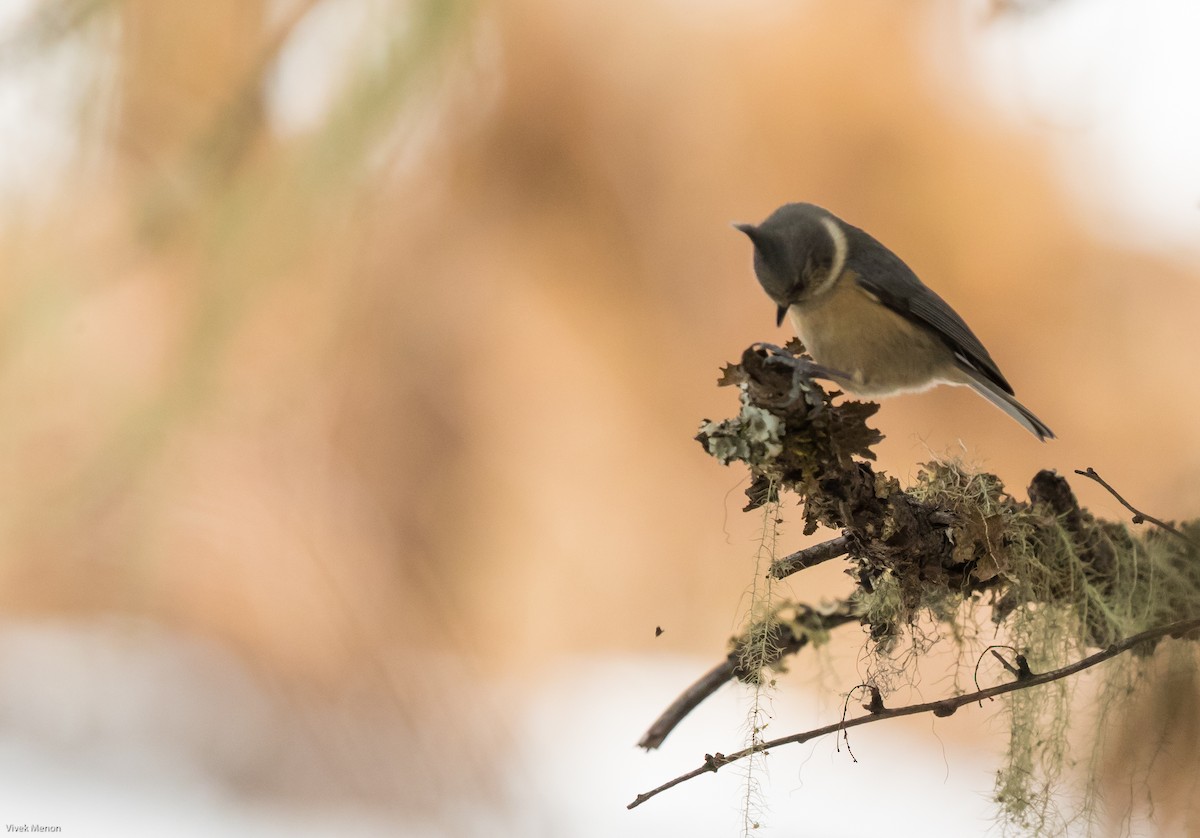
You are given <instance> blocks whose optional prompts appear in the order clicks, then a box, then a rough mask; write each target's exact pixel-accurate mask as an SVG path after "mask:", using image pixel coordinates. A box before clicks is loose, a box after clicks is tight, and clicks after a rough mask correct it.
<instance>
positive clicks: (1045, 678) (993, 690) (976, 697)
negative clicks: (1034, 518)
mask: <svg viewBox="0 0 1200 838" xmlns="http://www.w3.org/2000/svg"><path fill="white" fill-rule="evenodd" d="M1085 476H1091V475H1085ZM1114 494H1115V493H1114ZM1147 520H1149V519H1147ZM1196 629H1200V617H1193V618H1191V619H1188V620H1178V621H1176V622H1174V623H1168V624H1167V625H1165V626H1158V627H1156V628H1152V629H1147V630H1146V631H1143V632H1139V633H1138V634H1135V635H1133V636H1132V637H1127V638H1125V639H1124V640H1121V641H1119V642H1117V643H1114V644H1112V645H1111V646H1109V647H1108V648H1106V649H1103V650H1101V651H1099V652H1096V653H1095V654H1092V655H1088V656H1087V657H1086V658H1083V659H1082V660H1078V661H1076V662H1075V663H1072V664H1068V665H1067V666H1064V667H1062V668H1060V669H1052V670H1050V671H1049V672H1043V673H1041V674H1040V675H1032V674H1031V675H1029V676H1027V677H1024V678H1019V679H1018V680H1016V681H1011V682H1009V683H1007V684H998V685H996V686H994V687H988V688H987V689H984V690H978V691H976V692H973V693H966V694H964V695H958V696H951V697H950V698H943V699H941V700H939V701H927V702H925V703H923V704H910V705H908V706H906V707H896V708H892V709H884V710H881V711H880V712H878V713H871V714H870V715H866V716H859V717H858V718H854V719H850V720H848V721H841V722H837V723H835V724H831V725H825V726H824V727H819V728H815V729H813V730H808V731H805V732H803V733H795V734H792V735H791V736H784V737H781V738H779V739H772V740H770V741H768V742H761V743H759V744H758V745H756V746H754V747H751V748H745V749H743V750H741V751H738V752H737V753H733V754H729V755H728V756H726V755H725V754H720V753H718V754H705V756H704V765H702V766H700V767H699V768H697V769H695V770H693V771H689V772H688V773H687V774H682V775H680V776H678V777H676V778H675V779H673V780H670V781H669V782H666V783H663V784H662V785H661V786H659V787H658V788H655V789H651V790H650V791H648V792H643V793H642V794H639V795H638V796H637V797H636V798H635V799H634V801H633V802H632V803H630V804H629V805H628V806H627V807H626V808H627V809H633V808H635V807H637V806H640V805H641V804H643V803H645V802H646V801H647V800H649V799H650V798H652V797H655V796H656V795H659V794H661V793H662V792H664V791H666V790H667V789H670V788H674V787H675V786H677V785H679V784H680V783H683V782H686V781H688V780H690V779H692V778H693V777H699V776H700V775H701V774H704V773H706V772H708V771H713V772H715V771H716V770H717V769H718V768H720V767H721V766H723V765H728V764H729V763H731V762H737V761H738V760H740V759H745V758H746V757H748V756H750V755H751V754H754V753H756V752H759V751H761V752H764V753H765V752H766V751H767V750H769V749H770V748H776V747H779V746H780V745H791V744H799V743H802V742H807V741H809V740H811V739H816V738H817V737H820V736H826V735H828V734H830V733H836V732H838V731H841V730H846V729H847V728H851V727H858V726H859V725H865V724H869V723H871V722H878V721H882V720H884V719H894V718H897V717H900V716H915V715H918V714H920V713H933V715H935V716H937V717H939V718H944V717H946V716H951V715H953V714H954V711H956V710H957V709H958V708H959V707H962V706H963V705H964V704H970V703H971V702H973V701H980V702H981V701H983V699H985V698H994V697H995V696H998V695H1003V694H1005V693H1010V692H1015V691H1016V690H1023V689H1026V688H1028V687H1036V686H1039V685H1041V684H1049V683H1050V682H1052V681H1058V680H1060V679H1062V678H1066V677H1068V676H1070V675H1074V674H1075V673H1077V672H1082V671H1083V670H1085V669H1089V668H1091V667H1093V666H1095V665H1096V664H1098V663H1103V662H1104V661H1106V660H1108V659H1109V658H1114V657H1116V656H1117V655H1119V654H1121V653H1123V652H1128V651H1129V650H1130V649H1133V648H1134V647H1136V646H1139V645H1141V644H1142V643H1145V642H1147V641H1150V640H1158V639H1160V638H1163V637H1168V636H1169V637H1182V636H1183V635H1185V634H1187V633H1189V632H1191V631H1195V630H1196Z"/></svg>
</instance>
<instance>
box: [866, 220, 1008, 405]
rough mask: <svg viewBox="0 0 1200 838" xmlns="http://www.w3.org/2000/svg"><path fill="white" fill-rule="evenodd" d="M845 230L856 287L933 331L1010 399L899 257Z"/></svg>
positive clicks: (987, 359) (977, 349) (968, 337)
mask: <svg viewBox="0 0 1200 838" xmlns="http://www.w3.org/2000/svg"><path fill="white" fill-rule="evenodd" d="M846 226H847V228H848V233H849V234H850V237H851V242H850V255H849V257H848V258H847V260H846V267H847V268H848V269H849V270H852V271H854V274H855V276H856V277H857V279H858V284H859V285H861V286H862V287H863V289H865V290H866V291H867V292H869V293H871V294H873V295H874V296H876V297H878V298H879V301H880V302H881V303H883V304H884V305H885V306H887V307H888V308H890V309H892V310H893V311H895V312H896V313H897V314H900V315H902V316H904V317H907V318H908V319H909V320H912V321H914V322H916V323H919V324H921V325H923V326H928V327H930V328H931V329H933V331H934V332H935V333H936V334H938V335H939V336H940V337H941V338H942V340H944V341H945V342H946V344H947V345H948V346H949V347H950V348H951V349H952V350H953V351H954V354H955V355H956V356H958V359H959V361H960V362H961V363H963V364H965V365H966V366H968V367H971V368H972V369H975V370H977V371H978V372H979V373H981V374H982V375H984V376H986V377H987V378H988V379H990V380H991V381H993V382H994V383H995V384H996V386H998V387H1000V388H1001V389H1002V390H1003V391H1004V392H1006V393H1008V394H1010V395H1011V394H1012V387H1011V386H1009V383H1008V382H1007V381H1006V380H1005V379H1004V375H1003V374H1002V373H1001V372H1000V369H999V367H997V366H996V362H995V361H993V360H992V356H991V355H989V354H988V351H987V350H986V349H984V347H983V344H982V343H980V342H979V338H977V337H975V333H974V332H972V331H971V329H970V327H969V326H967V324H966V323H964V322H963V319H962V318H961V317H959V316H958V313H957V312H955V310H954V309H952V308H950V305H949V304H948V303H947V302H946V301H945V300H943V299H942V298H941V297H939V296H938V295H937V294H935V293H933V292H932V291H930V290H929V289H928V288H926V287H925V284H924V283H923V282H921V280H919V279H917V275H916V274H914V273H913V272H912V269H911V268H909V267H908V265H906V264H904V261H903V260H902V259H901V258H900V257H899V256H897V255H896V254H895V253H892V251H890V250H888V249H887V248H886V247H884V246H883V245H882V244H880V243H879V242H878V241H876V240H875V239H874V238H872V237H871V235H870V234H868V233H867V232H865V231H863V230H859V229H858V228H857V227H850V225H846ZM860 236H862V237H865V238H866V239H867V241H866V242H863V244H865V245H869V246H859V247H855V241H854V239H857V238H859V237H860ZM860 241H861V239H860ZM881 276H886V277H888V282H887V283H880V282H879V281H878V277H881Z"/></svg>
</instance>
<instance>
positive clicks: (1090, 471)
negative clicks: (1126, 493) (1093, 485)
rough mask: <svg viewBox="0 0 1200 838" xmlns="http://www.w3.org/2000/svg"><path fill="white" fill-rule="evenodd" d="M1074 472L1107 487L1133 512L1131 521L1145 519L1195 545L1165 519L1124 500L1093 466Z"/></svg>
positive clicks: (1144, 520) (1122, 504)
mask: <svg viewBox="0 0 1200 838" xmlns="http://www.w3.org/2000/svg"><path fill="white" fill-rule="evenodd" d="M1075 473H1076V474H1078V475H1080V476H1081V477H1090V478H1091V479H1092V480H1095V481H1096V482H1097V483H1099V484H1100V485H1101V486H1103V487H1104V488H1105V489H1108V493H1109V494H1110V495H1112V496H1113V497H1114V498H1116V499H1117V500H1118V501H1119V502H1120V504H1121V506H1123V507H1125V508H1126V509H1128V510H1129V511H1130V512H1132V513H1133V523H1135V524H1141V523H1144V522H1146V521H1149V522H1150V523H1151V524H1154V525H1155V526H1156V527H1160V528H1162V529H1164V530H1166V531H1167V532H1169V533H1171V535H1174V536H1175V537H1176V538H1181V539H1183V540H1184V541H1185V542H1187V543H1188V544H1190V545H1192V546H1193V547H1195V546H1197V545H1196V542H1195V541H1193V540H1192V539H1190V538H1188V537H1187V536H1186V535H1184V534H1183V533H1182V532H1180V531H1179V530H1177V529H1176V528H1175V527H1173V526H1171V525H1170V524H1168V523H1167V522H1166V521H1160V520H1159V519H1158V518H1155V517H1154V516H1153V515H1147V514H1146V513H1145V512H1142V511H1141V510H1140V509H1135V508H1134V507H1133V505H1132V504H1130V503H1129V501H1127V500H1125V498H1123V497H1121V495H1120V494H1118V493H1117V490H1116V489H1114V488H1113V487H1112V486H1110V485H1108V483H1107V482H1106V481H1105V480H1104V478H1103V477H1101V476H1100V475H1099V474H1097V473H1096V470H1095V469H1094V468H1092V467H1091V466H1088V468H1087V471H1080V470H1079V469H1075Z"/></svg>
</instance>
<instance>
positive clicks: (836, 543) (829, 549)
mask: <svg viewBox="0 0 1200 838" xmlns="http://www.w3.org/2000/svg"><path fill="white" fill-rule="evenodd" d="M849 541H850V540H849V538H847V537H846V536H844V535H839V536H838V537H837V538H831V539H829V540H828V541H822V542H821V543H820V544H814V545H813V546H811V547H805V548H804V549H803V550H798V551H796V552H795V553H792V554H791V555H789V556H784V557H783V558H782V559H779V560H778V561H775V562H771V569H770V570H768V571H767V573H768V575H770V576H774V577H775V578H776V579H784V578H786V577H788V576H791V575H792V574H793V573H796V572H797V571H800V570H804V569H805V568H806V567H813V566H814V565H819V564H820V563H821V562H827V561H829V560H830V559H836V558H837V557H838V556H844V555H846V551H847V550H848V549H849Z"/></svg>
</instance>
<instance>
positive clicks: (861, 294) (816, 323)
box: [733, 203, 1054, 442]
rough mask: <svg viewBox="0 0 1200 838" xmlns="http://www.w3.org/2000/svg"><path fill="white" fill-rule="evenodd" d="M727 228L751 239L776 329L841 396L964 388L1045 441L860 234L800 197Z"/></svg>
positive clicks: (940, 303)
mask: <svg viewBox="0 0 1200 838" xmlns="http://www.w3.org/2000/svg"><path fill="white" fill-rule="evenodd" d="M733 226H734V227H735V228H737V229H738V230H740V231H741V232H743V233H745V234H746V235H747V236H748V237H749V238H750V241H751V242H752V243H753V245H754V273H755V275H756V276H757V278H758V281H759V284H761V285H762V287H763V290H764V291H766V292H767V295H768V296H769V297H770V298H771V299H772V300H773V301H774V302H775V304H776V305H777V306H778V309H777V314H778V317H777V318H776V325H777V326H778V325H781V324H782V323H783V318H784V317H788V318H789V319H790V320H791V323H792V326H793V327H794V328H795V330H796V334H797V335H798V336H799V337H800V340H801V341H802V342H803V343H804V345H805V347H806V348H807V349H808V352H809V354H811V355H812V358H813V360H814V361H816V362H817V363H818V364H820V365H821V366H823V367H826V368H827V370H829V371H830V374H831V375H832V377H833V379H834V381H836V382H837V383H838V385H839V386H841V387H843V388H845V389H846V390H847V391H848V392H850V393H851V394H853V395H856V396H862V397H866V398H874V397H883V396H890V395H893V394H896V393H905V392H919V391H921V390H926V389H929V388H930V387H934V386H936V385H938V384H951V385H961V386H966V387H970V388H971V389H973V390H974V391H975V392H976V393H978V394H979V395H981V396H983V397H984V398H985V399H987V400H988V401H989V402H991V403H992V404H994V405H995V406H996V407H998V408H1000V409H1001V410H1003V411H1004V412H1005V413H1007V414H1008V415H1009V416H1011V417H1012V418H1013V419H1015V420H1016V421H1017V422H1019V423H1020V424H1021V425H1022V426H1023V427H1025V428H1026V429H1028V430H1029V431H1030V432H1031V433H1032V434H1033V435H1034V436H1036V437H1037V438H1038V439H1039V440H1041V441H1043V442H1044V441H1046V440H1047V439H1053V438H1054V433H1053V431H1051V430H1050V428H1049V427H1047V426H1046V423H1044V422H1043V421H1042V420H1041V419H1039V418H1038V417H1037V416H1035V415H1034V414H1033V412H1032V411H1030V410H1029V408H1027V407H1025V406H1024V405H1023V404H1021V403H1020V402H1019V401H1017V399H1016V397H1015V396H1014V395H1013V388H1012V387H1011V386H1010V385H1009V383H1008V381H1007V380H1006V379H1005V378H1004V375H1003V374H1002V373H1001V372H1000V368H999V367H997V366H996V362H995V361H993V360H992V356H991V355H990V354H989V353H988V351H987V349H985V348H984V346H983V344H982V343H981V342H980V341H979V338H977V337H975V333H974V332H972V331H971V329H970V327H968V326H967V324H966V323H965V322H964V321H963V319H962V318H961V317H960V316H959V315H958V313H957V312H955V311H954V309H952V308H951V307H950V305H949V304H948V303H947V302H946V301H945V300H943V299H942V298H941V297H939V296H938V295H937V294H935V293H934V292H933V291H931V290H930V289H929V288H927V287H926V286H925V284H924V283H923V282H921V280H920V279H918V278H917V275H916V274H915V273H913V271H912V269H911V268H909V267H908V265H906V264H905V263H904V261H903V260H901V259H900V257H899V256H897V255H896V254H895V253H893V252H892V251H891V250H889V249H888V248H887V247H885V246H884V245H883V244H881V243H880V242H879V241H877V240H876V239H875V238H874V237H872V236H871V235H870V234H869V233H867V232H866V231H864V230H860V229H859V228H858V227H855V226H853V225H852V224H848V223H846V222H845V221H843V220H842V219H840V218H838V217H837V216H836V215H834V214H833V213H831V212H830V211H829V210H826V209H823V208H822V207H819V206H816V205H815V204H807V203H793V204H784V205H783V206H781V207H780V208H779V209H777V210H775V211H774V212H773V213H771V215H770V216H768V217H767V219H766V220H765V221H763V222H762V223H761V224H758V225H754V224H734V225H733Z"/></svg>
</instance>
